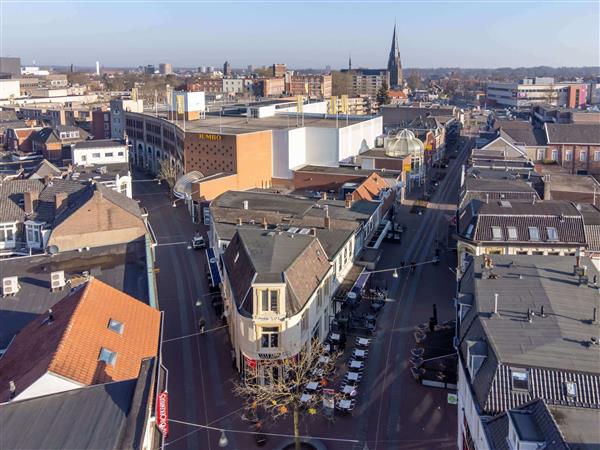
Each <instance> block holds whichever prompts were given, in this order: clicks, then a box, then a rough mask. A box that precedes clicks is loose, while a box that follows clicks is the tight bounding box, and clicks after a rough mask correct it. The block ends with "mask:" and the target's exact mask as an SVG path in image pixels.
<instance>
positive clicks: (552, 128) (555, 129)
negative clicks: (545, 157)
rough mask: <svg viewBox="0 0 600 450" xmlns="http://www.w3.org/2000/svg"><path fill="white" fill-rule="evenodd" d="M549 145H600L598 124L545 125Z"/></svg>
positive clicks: (599, 127) (599, 125) (599, 126)
mask: <svg viewBox="0 0 600 450" xmlns="http://www.w3.org/2000/svg"><path fill="white" fill-rule="evenodd" d="M545 127H546V132H547V135H548V143H549V144H595V145H600V124H583V123H546V124H545Z"/></svg>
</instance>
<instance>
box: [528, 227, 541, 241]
mask: <svg viewBox="0 0 600 450" xmlns="http://www.w3.org/2000/svg"><path fill="white" fill-rule="evenodd" d="M529 240H530V241H539V240H540V230H538V227H529Z"/></svg>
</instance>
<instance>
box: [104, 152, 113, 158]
mask: <svg viewBox="0 0 600 450" xmlns="http://www.w3.org/2000/svg"><path fill="white" fill-rule="evenodd" d="M113 155H114V153H113V152H108V153H105V154H104V157H105V158H112V157H113Z"/></svg>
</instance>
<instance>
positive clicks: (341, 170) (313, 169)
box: [294, 149, 401, 178]
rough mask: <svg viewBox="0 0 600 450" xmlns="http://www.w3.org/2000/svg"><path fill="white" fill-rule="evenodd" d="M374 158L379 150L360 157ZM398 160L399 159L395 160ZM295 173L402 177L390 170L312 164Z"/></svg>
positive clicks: (370, 151) (295, 170)
mask: <svg viewBox="0 0 600 450" xmlns="http://www.w3.org/2000/svg"><path fill="white" fill-rule="evenodd" d="M381 153H382V156H385V151H384V150H381ZM367 155H370V156H374V155H379V153H378V152H377V149H371V150H367V151H365V152H363V153H361V154H360V155H358V156H367ZM393 159H397V158H393ZM294 172H307V173H324V174H330V175H356V178H366V177H368V176H369V175H371V174H372V173H373V172H376V173H378V174H379V175H381V176H385V177H391V176H398V175H400V173H401V172H400V171H399V170H388V169H384V170H381V169H360V168H358V167H354V166H353V167H350V166H337V167H330V166H315V165H311V164H307V165H305V166H302V167H299V168H296V169H294Z"/></svg>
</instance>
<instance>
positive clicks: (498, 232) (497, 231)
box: [492, 227, 502, 241]
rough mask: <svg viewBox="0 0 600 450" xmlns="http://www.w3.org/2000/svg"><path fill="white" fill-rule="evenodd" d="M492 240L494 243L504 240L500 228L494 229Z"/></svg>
mask: <svg viewBox="0 0 600 450" xmlns="http://www.w3.org/2000/svg"><path fill="white" fill-rule="evenodd" d="M492 239H493V240H494V241H501V240H502V230H501V229H500V227H492Z"/></svg>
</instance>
